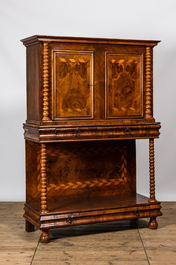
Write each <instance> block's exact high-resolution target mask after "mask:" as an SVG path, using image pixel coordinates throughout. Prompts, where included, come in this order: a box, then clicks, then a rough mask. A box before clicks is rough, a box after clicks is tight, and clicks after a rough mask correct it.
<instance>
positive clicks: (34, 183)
mask: <svg viewBox="0 0 176 265" xmlns="http://www.w3.org/2000/svg"><path fill="white" fill-rule="evenodd" d="M22 42H23V44H24V45H25V46H26V48H27V120H26V123H25V124H24V136H25V141H26V204H25V213H24V217H25V218H26V231H28V232H31V231H34V226H36V227H38V228H39V229H41V230H42V234H41V238H40V240H41V242H49V241H50V236H49V233H48V230H49V229H50V228H56V227H62V226H71V225H79V224H88V223H95V222H106V221H115V220H125V219H138V218H143V217H150V222H149V227H150V228H157V221H156V217H157V216H159V215H162V213H161V212H160V208H161V205H160V203H159V202H158V201H157V200H156V198H155V172H154V139H155V138H158V137H159V129H160V127H161V126H160V123H158V122H156V121H155V119H154V118H153V82H152V81H153V80H152V76H153V66H152V65H153V47H154V46H156V45H157V44H158V41H142V40H120V39H117V40H116V39H95V38H71V37H51V36H32V37H29V38H26V39H23V40H22ZM135 139H149V157H150V165H149V168H150V196H149V198H147V197H144V196H142V195H139V194H137V193H136V151H135Z"/></svg>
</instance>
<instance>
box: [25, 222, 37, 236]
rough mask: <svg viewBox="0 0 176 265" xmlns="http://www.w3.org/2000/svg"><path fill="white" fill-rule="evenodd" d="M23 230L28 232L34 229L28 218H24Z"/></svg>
mask: <svg viewBox="0 0 176 265" xmlns="http://www.w3.org/2000/svg"><path fill="white" fill-rule="evenodd" d="M25 231H26V232H28V233H29V232H34V231H35V226H34V225H33V224H31V223H30V222H29V221H28V220H25Z"/></svg>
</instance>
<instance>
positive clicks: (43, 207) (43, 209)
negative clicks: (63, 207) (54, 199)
mask: <svg viewBox="0 0 176 265" xmlns="http://www.w3.org/2000/svg"><path fill="white" fill-rule="evenodd" d="M40 186H41V213H47V182H46V144H41V158H40Z"/></svg>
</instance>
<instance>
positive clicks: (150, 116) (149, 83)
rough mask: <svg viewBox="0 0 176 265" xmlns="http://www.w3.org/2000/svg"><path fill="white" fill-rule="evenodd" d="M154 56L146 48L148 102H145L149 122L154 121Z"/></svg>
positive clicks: (146, 116) (148, 48) (149, 49)
mask: <svg viewBox="0 0 176 265" xmlns="http://www.w3.org/2000/svg"><path fill="white" fill-rule="evenodd" d="M151 62H152V54H151V48H150V47H146V102H145V118H146V119H149V120H151V119H152V120H153V114H152V98H153V95H152V93H153V91H152V68H151Z"/></svg>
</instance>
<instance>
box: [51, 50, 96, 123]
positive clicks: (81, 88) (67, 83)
mask: <svg viewBox="0 0 176 265" xmlns="http://www.w3.org/2000/svg"><path fill="white" fill-rule="evenodd" d="M53 64H54V65H53V118H54V119H63V118H69V119H70V118H73V119H76V118H78V119H79V118H88V119H92V118H93V52H85V51H84V52H81V51H79V52H78V51H77V52H76V51H75V52H74V51H64V52H62V51H53Z"/></svg>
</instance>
